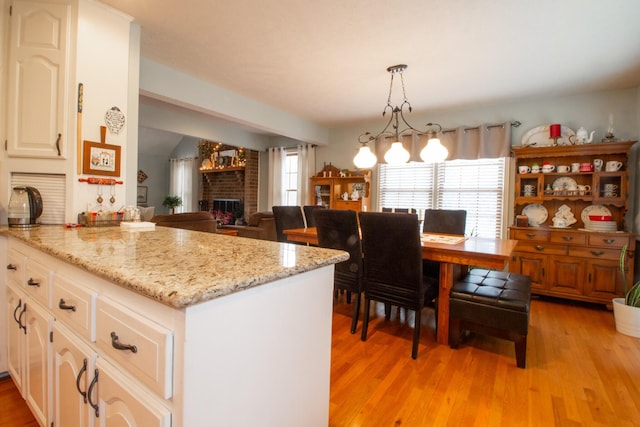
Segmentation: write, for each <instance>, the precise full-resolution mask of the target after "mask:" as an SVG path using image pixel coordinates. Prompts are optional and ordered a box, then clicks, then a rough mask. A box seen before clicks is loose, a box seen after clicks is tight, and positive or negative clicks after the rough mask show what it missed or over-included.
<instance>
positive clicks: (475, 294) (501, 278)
mask: <svg viewBox="0 0 640 427" xmlns="http://www.w3.org/2000/svg"><path fill="white" fill-rule="evenodd" d="M450 301H451V302H450V304H451V305H450V325H449V331H450V333H449V345H450V346H451V348H458V343H459V341H460V334H461V332H462V331H463V330H469V331H472V332H477V333H479V334H482V335H491V336H496V337H499V338H503V339H508V340H511V341H513V342H514V343H515V348H516V362H517V365H518V367H519V368H524V367H525V365H526V360H527V333H528V331H529V306H530V303H531V278H530V277H529V276H525V275H522V274H513V273H505V272H502V271H492V270H484V269H479V268H475V269H473V270H471V271H470V272H469V273H468V274H467V275H466V276H464V277H463V278H461V279H460V280H459V281H457V282H456V283H454V285H453V287H452V289H451V300H450Z"/></svg>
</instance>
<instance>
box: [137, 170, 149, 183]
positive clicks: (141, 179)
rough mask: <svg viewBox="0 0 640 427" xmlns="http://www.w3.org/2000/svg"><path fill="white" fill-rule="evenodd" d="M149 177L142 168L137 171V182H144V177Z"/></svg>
mask: <svg viewBox="0 0 640 427" xmlns="http://www.w3.org/2000/svg"><path fill="white" fill-rule="evenodd" d="M147 178H149V176H148V175H147V174H146V173H144V171H143V170H142V169H140V170H139V171H138V182H144V180H145V179H147Z"/></svg>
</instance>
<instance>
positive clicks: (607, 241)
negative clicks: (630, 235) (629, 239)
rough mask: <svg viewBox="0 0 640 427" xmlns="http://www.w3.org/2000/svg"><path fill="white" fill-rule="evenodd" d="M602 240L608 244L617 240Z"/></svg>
mask: <svg viewBox="0 0 640 427" xmlns="http://www.w3.org/2000/svg"><path fill="white" fill-rule="evenodd" d="M602 241H603V242H605V243H606V244H607V245H610V244H612V243H613V242H615V240H613V239H602Z"/></svg>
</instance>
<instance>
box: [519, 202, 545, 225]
mask: <svg viewBox="0 0 640 427" xmlns="http://www.w3.org/2000/svg"><path fill="white" fill-rule="evenodd" d="M522 215H526V217H527V218H528V220H529V225H530V226H532V227H537V226H539V225H541V224H542V223H544V222H545V221H546V220H547V217H548V216H549V212H547V208H545V207H544V206H542V205H537V204H531V205H527V206H525V207H524V209H522Z"/></svg>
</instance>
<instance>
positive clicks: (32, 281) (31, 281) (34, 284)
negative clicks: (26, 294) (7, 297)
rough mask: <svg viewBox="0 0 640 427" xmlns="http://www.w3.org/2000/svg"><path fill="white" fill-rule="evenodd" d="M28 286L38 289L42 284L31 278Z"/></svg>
mask: <svg viewBox="0 0 640 427" xmlns="http://www.w3.org/2000/svg"><path fill="white" fill-rule="evenodd" d="M27 285H29V286H36V287H38V288H39V287H40V282H38V281H36V280H33V278H29V280H27Z"/></svg>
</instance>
